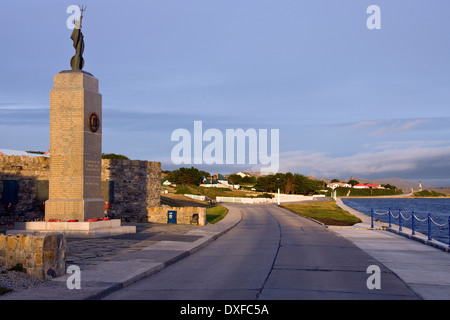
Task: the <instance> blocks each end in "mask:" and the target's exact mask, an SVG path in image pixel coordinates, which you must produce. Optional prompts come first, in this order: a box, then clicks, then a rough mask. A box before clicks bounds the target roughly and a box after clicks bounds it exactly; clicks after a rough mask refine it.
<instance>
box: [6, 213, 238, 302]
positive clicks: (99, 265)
mask: <svg viewBox="0 0 450 320" xmlns="http://www.w3.org/2000/svg"><path fill="white" fill-rule="evenodd" d="M228 209H229V211H228V214H227V215H226V216H225V217H224V218H223V219H222V220H221V221H219V222H218V223H216V224H208V225H206V226H202V227H199V226H188V225H169V224H167V225H165V224H150V225H151V227H148V228H145V227H144V224H142V225H138V226H137V231H138V232H137V233H136V234H130V235H123V236H116V237H110V238H97V239H67V244H66V256H67V259H66V268H68V267H69V266H70V265H75V266H77V267H79V268H80V275H81V276H80V279H81V282H80V289H76V288H73V289H69V288H68V286H67V282H68V280H69V282H70V283H74V282H72V279H69V278H70V277H71V276H72V275H73V274H72V273H68V274H66V275H64V276H60V277H57V278H54V279H51V280H49V281H46V282H44V283H43V284H41V285H40V286H38V287H35V288H29V289H26V290H22V291H17V292H12V293H8V294H5V295H3V296H0V300H95V299H101V298H102V297H104V296H106V295H108V294H110V293H112V292H114V291H116V290H119V289H120V288H123V287H125V286H128V285H130V284H132V283H134V282H136V281H139V280H141V279H143V278H145V277H148V276H150V275H152V274H154V273H157V272H159V271H161V270H163V269H164V268H166V267H167V266H169V265H171V264H173V263H175V262H177V261H179V260H181V259H183V258H185V257H187V256H189V255H191V254H193V253H195V252H197V251H198V250H201V249H202V248H204V247H205V246H207V245H209V244H210V243H211V242H212V241H214V240H216V239H217V238H219V237H220V236H222V235H223V234H225V233H226V232H228V231H229V230H231V229H232V228H233V227H234V226H236V225H237V224H238V223H239V222H240V221H241V219H242V213H241V211H240V210H238V209H236V208H233V207H229V208H228ZM147 225H148V224H147Z"/></svg>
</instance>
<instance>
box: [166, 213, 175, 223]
mask: <svg viewBox="0 0 450 320" xmlns="http://www.w3.org/2000/svg"><path fill="white" fill-rule="evenodd" d="M167 223H173V224H176V223H177V212H176V211H175V210H169V211H168V212H167Z"/></svg>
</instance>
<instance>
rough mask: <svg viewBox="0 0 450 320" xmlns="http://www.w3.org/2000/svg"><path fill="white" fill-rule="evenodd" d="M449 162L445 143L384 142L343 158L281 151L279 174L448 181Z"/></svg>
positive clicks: (307, 152)
mask: <svg viewBox="0 0 450 320" xmlns="http://www.w3.org/2000/svg"><path fill="white" fill-rule="evenodd" d="M448 159H450V143H449V142H448V141H435V142H429V141H415V142H412V141H411V142H408V143H404V142H387V143H384V144H383V143H379V144H377V145H374V146H372V147H370V148H369V149H368V150H365V151H363V152H360V153H356V154H351V155H346V156H335V157H333V156H331V155H328V154H326V153H324V152H313V151H308V150H298V151H290V152H284V153H281V154H280V171H281V172H288V171H290V172H299V173H303V174H308V175H309V174H312V175H315V176H318V177H322V176H327V177H347V176H352V175H358V176H363V177H385V176H398V177H403V178H429V179H433V178H450V161H448Z"/></svg>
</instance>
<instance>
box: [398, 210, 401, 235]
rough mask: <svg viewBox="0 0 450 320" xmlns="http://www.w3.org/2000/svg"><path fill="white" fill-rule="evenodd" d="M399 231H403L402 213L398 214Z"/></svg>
mask: <svg viewBox="0 0 450 320" xmlns="http://www.w3.org/2000/svg"><path fill="white" fill-rule="evenodd" d="M398 231H402V211H401V210H400V211H399V212H398Z"/></svg>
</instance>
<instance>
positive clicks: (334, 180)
mask: <svg viewBox="0 0 450 320" xmlns="http://www.w3.org/2000/svg"><path fill="white" fill-rule="evenodd" d="M333 182H340V181H339V179H333V180H331V183H333Z"/></svg>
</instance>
